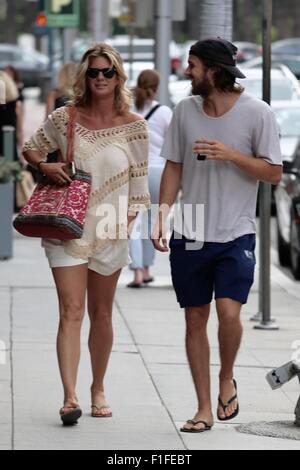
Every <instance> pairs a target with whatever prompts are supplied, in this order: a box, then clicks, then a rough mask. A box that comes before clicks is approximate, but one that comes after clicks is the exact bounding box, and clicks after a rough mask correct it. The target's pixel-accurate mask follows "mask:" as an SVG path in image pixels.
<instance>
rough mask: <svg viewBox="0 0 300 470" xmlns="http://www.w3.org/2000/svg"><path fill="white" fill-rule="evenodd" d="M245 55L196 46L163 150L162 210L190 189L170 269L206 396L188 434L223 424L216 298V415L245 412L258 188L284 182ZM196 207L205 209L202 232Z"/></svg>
mask: <svg viewBox="0 0 300 470" xmlns="http://www.w3.org/2000/svg"><path fill="white" fill-rule="evenodd" d="M236 53H237V48H236V47H235V46H234V45H233V44H231V43H230V42H228V41H226V40H224V39H221V38H210V39H205V40H202V41H198V42H196V43H195V44H194V45H193V46H192V47H191V49H190V55H189V62H188V68H187V70H186V76H187V77H188V78H190V79H191V81H192V92H193V95H194V96H192V97H190V98H186V99H184V100H183V101H182V102H181V103H179V105H178V106H177V108H176V110H175V112H174V117H173V120H172V123H171V125H170V128H169V130H168V133H167V136H166V140H165V143H164V147H163V150H162V155H163V156H164V157H165V158H166V160H167V163H166V167H165V170H164V173H163V176H162V182H161V196H160V204H166V205H167V206H168V207H171V206H172V205H173V203H174V201H175V199H176V196H177V194H178V191H179V188H181V189H182V209H183V224H182V228H181V232H179V230H180V229H179V225H180V224H178V228H177V233H176V232H174V233H173V235H172V237H171V240H170V250H171V254H170V261H171V271H172V280H173V285H174V288H175V291H176V295H177V300H178V302H179V303H180V306H181V307H182V308H184V309H185V317H186V349H187V356H188V360H189V365H190V369H191V373H192V377H193V381H194V385H195V389H196V393H197V398H198V409H197V411H196V414H195V416H194V417H193V419H191V420H188V421H187V423H186V424H185V425H184V426H183V428H182V429H181V431H182V432H191V433H195V432H197V433H198V432H204V431H208V430H210V429H211V428H212V426H213V424H214V418H213V413H212V404H211V392H210V371H209V366H210V364H209V362H210V348H209V341H208V337H207V322H208V318H209V314H210V305H211V302H212V296H213V292H214V293H215V300H216V309H217V314H218V319H219V345H220V360H221V370H220V375H219V381H220V392H219V400H218V409H217V417H218V419H219V420H221V421H227V420H230V419H233V418H234V417H236V416H237V414H238V412H239V403H238V398H237V384H236V381H235V380H234V379H233V369H234V363H235V360H236V356H237V353H238V350H239V347H240V343H241V338H242V324H241V320H240V313H241V307H242V305H243V304H245V303H246V302H247V298H248V294H249V291H250V288H251V285H252V283H253V278H254V268H255V253H254V250H255V230H256V222H255V209H256V200H257V189H258V181H266V182H269V183H273V184H277V183H279V181H280V178H281V174H282V160H281V153H280V144H279V132H278V128H277V124H276V119H275V116H274V114H273V112H272V111H271V109H270V107H269V106H268V105H267V104H266V103H264V102H263V101H261V100H258V99H256V98H253V97H251V96H250V95H248V94H247V93H244V91H243V88H242V87H241V86H240V85H237V84H236V83H235V79H236V77H240V78H245V77H244V75H243V74H242V73H241V71H240V70H239V69H238V68H237V67H236V60H235V57H236ZM187 205H192V207H193V208H195V209H196V208H197V206H198V205H201V207H203V208H204V221H203V224H201V227H200V228H199V231H198V232H197V231H195V226H197V221H195V220H193V218H192V217H189V216H188V214H189V213H188V211H187V212H185V207H186V206H187ZM164 215H165V214H164ZM201 231H203V234H201V233H200V232H201ZM165 233H166V229H165V218H164V217H163V216H161V217H159V220H158V223H157V225H156V227H155V230H154V232H153V243H154V245H155V247H156V248H157V249H158V250H159V251H164V252H166V251H168V246H167V242H166V239H165V237H166V235H165ZM161 242H162V244H161Z"/></svg>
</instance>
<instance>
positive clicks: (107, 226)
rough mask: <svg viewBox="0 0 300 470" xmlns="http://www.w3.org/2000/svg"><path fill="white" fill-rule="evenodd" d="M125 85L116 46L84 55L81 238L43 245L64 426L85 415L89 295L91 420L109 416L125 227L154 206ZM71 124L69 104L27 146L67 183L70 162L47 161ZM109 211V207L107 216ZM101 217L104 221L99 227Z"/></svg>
mask: <svg viewBox="0 0 300 470" xmlns="http://www.w3.org/2000/svg"><path fill="white" fill-rule="evenodd" d="M126 80H127V76H126V74H125V72H124V68H123V61H122V59H121V56H120V55H119V53H118V52H117V51H116V50H115V49H114V48H112V47H111V46H109V45H107V44H96V45H94V46H92V47H91V48H90V49H89V50H88V51H87V52H86V53H85V54H84V56H83V58H82V61H81V64H80V66H79V69H78V73H77V78H76V82H75V85H74V98H73V100H72V105H73V106H74V107H75V111H76V116H75V117H76V127H75V145H74V161H75V164H76V167H77V168H78V169H79V170H83V171H85V172H88V173H90V174H91V175H92V193H91V196H90V199H89V206H88V211H87V215H86V221H85V225H84V233H83V237H82V238H81V239H79V240H70V241H67V242H63V241H60V240H49V239H48V240H43V246H44V248H45V252H46V255H47V257H48V260H49V264H50V267H51V269H52V273H53V277H54V280H55V284H56V289H57V294H58V299H59V311H60V323H59V331H58V339H57V350H58V360H59V366H60V372H61V377H62V382H63V388H64V405H63V408H62V409H61V410H60V415H61V419H62V420H63V422H64V424H75V423H76V422H77V420H78V418H80V416H81V415H82V411H81V409H80V406H79V403H78V399H77V395H76V383H77V372H78V365H79V359H80V332H81V326H82V321H83V318H84V313H85V302H86V297H87V304H88V313H89V318H90V324H91V325H90V335H89V350H90V355H91V364H92V373H93V383H92V386H91V403H92V417H95V418H108V417H111V416H112V409H111V407H110V406H109V405H108V403H107V400H106V396H105V392H104V377H105V373H106V369H107V365H108V361H109V357H110V353H111V349H112V344H113V327H112V307H113V299H114V295H115V290H116V286H117V282H118V279H119V276H120V273H121V270H122V268H123V267H124V266H126V265H127V264H128V262H129V256H128V238H127V230H128V226H130V224H131V222H132V221H133V220H134V218H135V216H136V213H137V212H138V211H140V210H141V209H142V208H144V207H149V206H150V196H149V193H148V178H147V167H148V130H147V123H146V121H145V120H144V119H141V117H140V116H137V115H136V114H133V113H131V112H130V104H131V93H130V92H129V90H127V89H126V87H125V82H126ZM68 121H69V112H68V107H62V108H59V109H57V110H55V111H54V112H53V113H52V114H51V115H50V116H49V117H48V119H47V121H46V122H45V123H44V125H43V126H42V127H41V128H40V129H39V130H38V131H37V132H36V134H35V135H34V136H33V137H32V139H30V140H29V141H28V142H27V143H26V144H25V147H24V153H25V157H26V159H27V160H28V162H29V163H30V164H31V165H33V166H35V167H36V168H37V169H39V170H40V171H41V172H42V173H43V174H45V175H46V176H47V177H49V178H51V179H52V180H53V181H54V182H55V183H56V184H62V185H64V184H66V183H68V182H70V177H69V175H68V173H67V171H66V167H65V164H64V163H47V162H46V156H47V154H48V153H49V152H51V151H55V150H58V149H60V151H61V152H62V155H63V158H64V159H65V158H66V150H67V135H66V134H67V128H68ZM107 207H110V210H111V213H109V214H108V215H107V214H106V211H107ZM124 208H125V211H124V210H123V209H124ZM104 213H105V214H106V215H107V218H105V221H104V222H105V223H103V224H102V223H101V222H102V219H103V217H104Z"/></svg>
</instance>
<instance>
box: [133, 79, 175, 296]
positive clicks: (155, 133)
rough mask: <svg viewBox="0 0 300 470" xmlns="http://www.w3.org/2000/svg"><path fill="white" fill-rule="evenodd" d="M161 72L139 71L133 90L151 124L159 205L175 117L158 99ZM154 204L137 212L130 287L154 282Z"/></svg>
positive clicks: (137, 108) (137, 107) (152, 184)
mask: <svg viewBox="0 0 300 470" xmlns="http://www.w3.org/2000/svg"><path fill="white" fill-rule="evenodd" d="M159 83H160V75H159V73H158V72H157V71H156V70H144V71H143V72H141V73H140V75H139V77H138V80H137V86H136V88H135V90H134V109H133V110H134V112H136V113H138V114H141V115H142V116H144V119H146V120H147V121H148V126H149V190H150V196H151V203H152V205H153V204H154V205H158V201H159V187H160V180H161V174H162V172H163V169H164V165H165V160H164V159H163V158H161V156H160V152H161V147H162V144H163V141H164V137H165V134H166V132H167V129H168V127H169V124H170V121H171V119H172V111H171V109H170V108H169V107H168V106H162V105H161V104H160V103H159V102H158V101H156V96H157V92H158V88H159ZM155 218H156V217H155V211H154V207H152V209H151V210H150V211H148V212H143V213H141V214H139V215H138V217H137V220H136V222H135V226H134V229H133V231H132V236H131V240H130V242H129V248H130V256H131V259H132V264H131V265H130V269H132V270H133V271H134V280H133V281H132V282H130V283H129V284H128V285H127V287H135V288H137V287H142V286H143V284H148V283H150V282H153V280H154V278H153V277H152V276H151V274H150V267H151V266H153V264H154V258H155V249H154V247H153V244H152V242H151V233H152V228H153V222H154V221H155Z"/></svg>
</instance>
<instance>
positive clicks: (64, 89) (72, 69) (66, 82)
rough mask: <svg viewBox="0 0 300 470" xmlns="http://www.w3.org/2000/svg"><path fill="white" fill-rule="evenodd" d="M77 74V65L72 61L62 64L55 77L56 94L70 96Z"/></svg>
mask: <svg viewBox="0 0 300 470" xmlns="http://www.w3.org/2000/svg"><path fill="white" fill-rule="evenodd" d="M76 75H77V65H76V64H74V63H69V64H64V65H63V66H62V68H61V69H60V71H59V74H58V79H57V94H58V96H72V93H73V87H74V83H75V80H76Z"/></svg>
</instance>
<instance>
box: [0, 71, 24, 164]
mask: <svg viewBox="0 0 300 470" xmlns="http://www.w3.org/2000/svg"><path fill="white" fill-rule="evenodd" d="M0 80H1V81H2V83H3V84H4V85H3V88H4V90H5V102H6V104H5V105H3V106H1V107H0V155H3V150H4V149H3V132H2V127H3V126H12V127H14V128H15V130H16V131H15V139H14V149H13V152H14V160H18V159H19V156H18V147H21V146H22V145H23V106H22V103H21V101H19V92H18V88H17V86H16V84H15V82H14V81H13V79H12V78H11V77H10V76H9V75H8V73H6V72H4V71H0Z"/></svg>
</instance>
